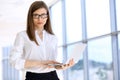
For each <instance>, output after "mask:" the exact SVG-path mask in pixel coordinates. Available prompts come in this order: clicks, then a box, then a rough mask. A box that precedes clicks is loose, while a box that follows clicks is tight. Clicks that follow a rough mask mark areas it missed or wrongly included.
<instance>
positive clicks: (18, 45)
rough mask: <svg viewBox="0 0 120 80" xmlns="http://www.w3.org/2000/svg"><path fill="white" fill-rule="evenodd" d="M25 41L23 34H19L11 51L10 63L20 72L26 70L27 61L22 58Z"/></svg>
mask: <svg viewBox="0 0 120 80" xmlns="http://www.w3.org/2000/svg"><path fill="white" fill-rule="evenodd" d="M23 47H24V39H23V36H22V35H21V34H17V36H16V39H15V42H14V45H13V47H12V49H11V52H10V56H9V61H10V64H11V65H12V66H14V67H15V68H16V69H18V70H23V69H24V64H25V59H23V58H22V55H23Z"/></svg>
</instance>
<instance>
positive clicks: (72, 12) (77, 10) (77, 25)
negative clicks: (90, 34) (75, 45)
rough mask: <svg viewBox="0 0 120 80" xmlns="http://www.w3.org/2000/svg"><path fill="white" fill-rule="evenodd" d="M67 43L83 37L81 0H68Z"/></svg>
mask: <svg viewBox="0 0 120 80" xmlns="http://www.w3.org/2000/svg"><path fill="white" fill-rule="evenodd" d="M66 25H67V26H66V31H67V36H66V37H67V43H71V42H75V41H80V40H81V39H82V28H81V6H80V0H75V1H74V0H66Z"/></svg>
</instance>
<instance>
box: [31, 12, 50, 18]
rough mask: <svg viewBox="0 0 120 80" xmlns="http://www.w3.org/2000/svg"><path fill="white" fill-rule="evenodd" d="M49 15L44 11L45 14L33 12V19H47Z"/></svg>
mask: <svg viewBox="0 0 120 80" xmlns="http://www.w3.org/2000/svg"><path fill="white" fill-rule="evenodd" d="M47 17H48V15H47V14H45V13H43V14H33V19H39V18H41V19H45V18H47Z"/></svg>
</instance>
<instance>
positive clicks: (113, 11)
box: [109, 0, 120, 80]
mask: <svg viewBox="0 0 120 80" xmlns="http://www.w3.org/2000/svg"><path fill="white" fill-rule="evenodd" d="M109 1H110V21H111V32H116V31H117V21H116V20H117V19H116V7H115V6H116V5H115V0H109ZM111 40H112V41H111V42H112V55H113V70H114V71H113V75H114V80H120V78H119V75H120V69H119V67H120V64H119V53H118V52H119V51H118V34H116V35H111Z"/></svg>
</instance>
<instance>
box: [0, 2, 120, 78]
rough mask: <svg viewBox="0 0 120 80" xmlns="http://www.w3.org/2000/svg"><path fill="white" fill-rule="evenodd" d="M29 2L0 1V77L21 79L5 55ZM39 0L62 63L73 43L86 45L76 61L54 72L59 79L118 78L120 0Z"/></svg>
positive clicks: (23, 26)
mask: <svg viewBox="0 0 120 80" xmlns="http://www.w3.org/2000/svg"><path fill="white" fill-rule="evenodd" d="M33 1H35V0H0V80H24V72H23V71H17V70H15V69H14V68H13V67H11V66H10V64H9V60H8V56H9V52H10V49H11V47H12V45H13V43H14V40H15V37H16V34H17V33H18V32H20V31H23V30H26V18H27V11H28V8H29V6H30V4H31V3H32V2H33ZM43 1H45V2H46V3H47V5H48V6H49V10H50V14H51V22H52V28H53V31H54V33H55V34H56V36H57V37H58V42H59V43H58V61H60V62H65V61H66V60H67V58H68V57H69V55H70V53H71V50H72V49H73V48H74V47H75V44H79V43H86V44H87V47H86V48H85V51H84V52H83V53H82V54H81V57H80V60H79V61H78V63H77V64H75V65H74V66H73V67H71V68H70V69H67V70H64V71H58V75H59V77H60V80H120V0H43Z"/></svg>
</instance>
